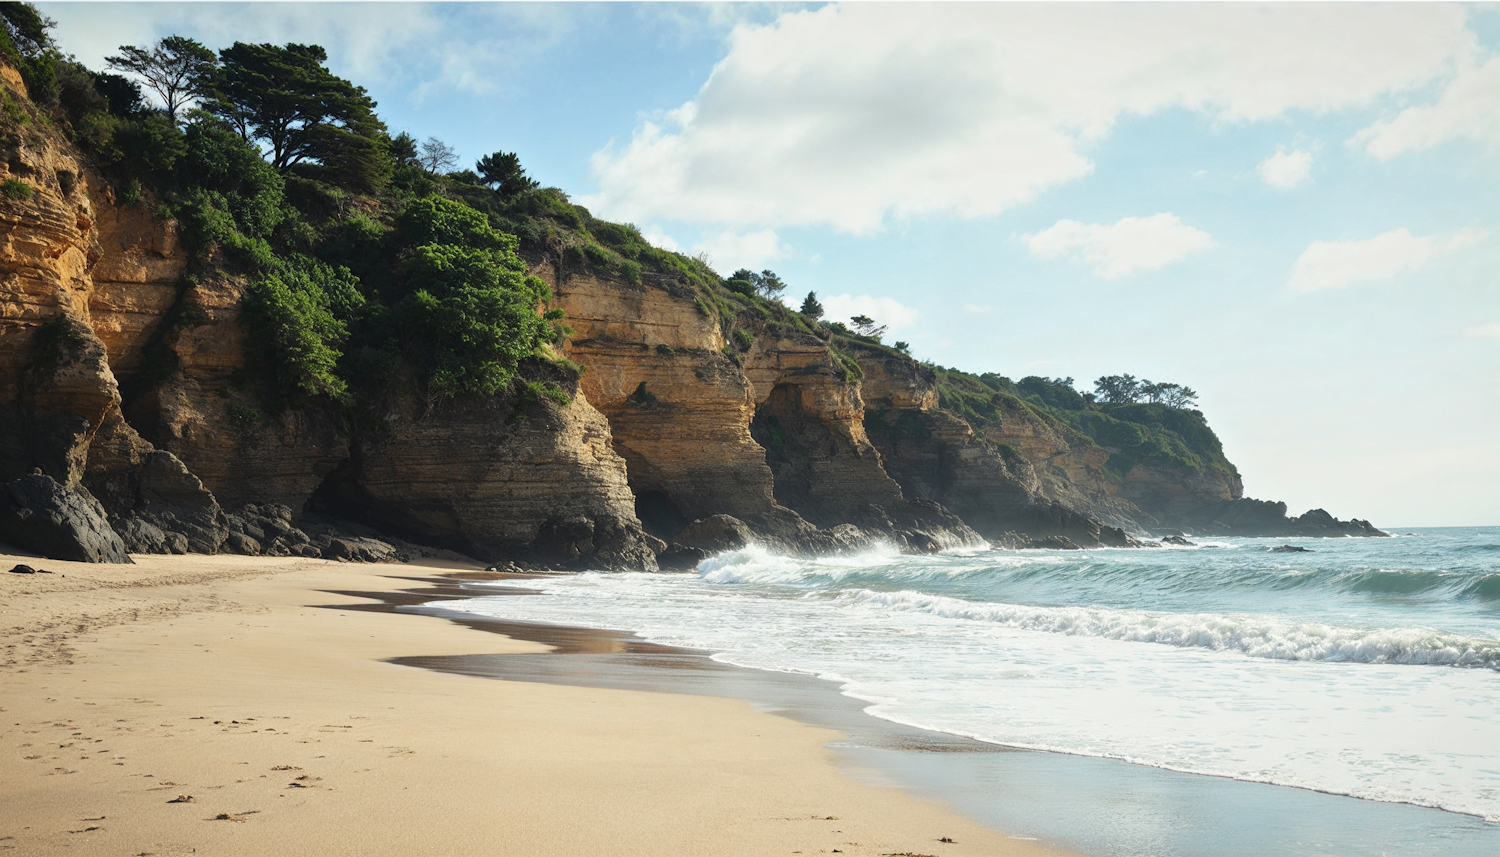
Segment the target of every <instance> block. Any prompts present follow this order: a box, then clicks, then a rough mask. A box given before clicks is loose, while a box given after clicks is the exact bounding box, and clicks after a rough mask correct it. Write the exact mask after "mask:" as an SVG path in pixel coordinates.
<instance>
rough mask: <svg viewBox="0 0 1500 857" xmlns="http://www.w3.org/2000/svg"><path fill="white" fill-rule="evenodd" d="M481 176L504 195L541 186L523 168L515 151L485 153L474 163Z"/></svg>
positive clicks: (486, 182)
mask: <svg viewBox="0 0 1500 857" xmlns="http://www.w3.org/2000/svg"><path fill="white" fill-rule="evenodd" d="M474 169H475V171H476V172H478V173H479V178H480V179H482V180H483V181H484V183H485V184H487V185H489V186H490V187H492V188H494V189H495V190H496V191H498V192H499V194H500V195H501V196H503V197H507V198H508V197H512V196H517V195H519V194H521V193H524V192H525V191H528V190H533V189H535V188H537V187H540V186H541V185H540V183H538V182H537V181H536V180H535V179H533V178H531V177H529V176H527V175H526V171H525V170H523V169H521V159H520V157H518V156H517V155H516V153H515V152H495V153H494V154H492V155H485V156H484V157H482V158H480V159H479V161H478V162H477V163H475V164H474Z"/></svg>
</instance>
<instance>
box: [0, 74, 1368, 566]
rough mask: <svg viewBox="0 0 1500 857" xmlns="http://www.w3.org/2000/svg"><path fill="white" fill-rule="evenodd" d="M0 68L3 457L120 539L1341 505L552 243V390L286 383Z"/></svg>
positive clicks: (1262, 525) (1225, 511)
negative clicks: (307, 391)
mask: <svg viewBox="0 0 1500 857" xmlns="http://www.w3.org/2000/svg"><path fill="white" fill-rule="evenodd" d="M0 71H4V69H0ZM0 77H3V78H4V84H3V85H4V86H6V87H7V90H8V92H9V96H8V97H9V98H10V99H11V100H12V101H15V102H16V103H17V104H19V105H20V108H21V116H22V118H20V119H18V118H16V115H15V114H14V113H13V112H12V111H9V110H8V111H7V112H6V114H5V115H3V116H0V183H3V184H4V188H5V190H4V193H0V297H3V300H0V482H10V481H12V480H16V479H19V478H21V477H26V478H29V479H34V480H35V479H40V477H34V476H29V475H28V474H31V473H32V472H33V470H34V469H40V470H41V471H42V472H43V474H44V475H45V476H47V477H51V479H53V480H55V482H56V485H57V486H58V487H57V491H58V492H60V493H59V497H61V498H62V499H61V500H59V503H60V504H61V505H59V508H62V507H63V506H69V504H71V506H76V507H77V508H86V509H88V510H90V514H92V515H93V516H94V517H95V518H98V519H99V520H105V519H106V518H107V524H106V525H104V526H105V529H110V528H112V529H113V530H114V531H115V533H116V534H117V535H118V536H119V537H121V539H123V542H122V543H123V544H124V545H125V546H126V547H127V548H129V549H130V550H132V551H137V552H142V551H145V552H178V553H180V552H187V551H197V552H206V553H212V552H214V551H218V550H237V551H242V552H256V551H260V550H266V551H272V552H280V553H288V552H296V553H300V554H302V555H326V556H330V557H348V556H354V555H370V556H374V555H388V554H389V553H391V552H392V549H391V548H390V546H389V545H387V546H385V550H384V551H383V552H382V551H381V550H379V549H376V548H375V547H372V546H370V545H356V546H355V547H351V545H352V544H354V542H351V541H349V540H343V541H341V542H339V545H341V546H339V547H336V548H335V547H334V546H333V544H332V542H330V541H329V538H330V537H329V536H328V534H327V533H326V532H322V531H319V530H318V527H319V526H323V524H320V523H319V516H333V517H334V518H339V519H343V520H345V521H355V522H359V523H362V524H368V525H373V526H375V527H378V528H382V529H384V530H386V531H389V532H394V533H398V534H400V535H402V536H404V537H407V538H411V539H413V540H416V541H423V542H428V543H435V544H441V545H447V546H453V547H457V548H460V549H463V550H466V551H469V552H472V553H475V554H477V555H480V556H483V557H487V558H488V557H491V556H494V557H501V556H505V557H515V558H522V559H526V560H530V561H533V562H537V563H543V564H547V565H556V566H567V567H604V568H646V569H650V568H655V567H656V563H657V560H656V557H657V555H658V554H662V551H663V550H664V549H665V548H666V547H667V543H668V542H672V541H673V540H674V539H676V538H677V536H679V535H683V534H684V533H685V532H686V533H688V534H690V535H684V538H685V539H686V542H683V543H680V544H678V545H675V546H674V547H673V549H672V550H673V553H672V554H671V555H670V558H671V560H672V561H673V562H675V563H677V564H679V565H680V564H682V563H683V562H684V561H690V560H692V559H693V558H694V557H695V556H699V555H701V551H702V550H705V549H707V548H704V547H703V545H705V544H721V543H722V544H729V543H731V542H733V543H736V544H738V543H742V542H743V537H744V535H745V534H753V535H754V536H755V537H756V538H758V539H759V540H761V541H762V542H764V543H767V544H769V545H771V546H773V547H777V548H781V549H786V550H800V551H827V550H843V549H851V548H856V547H859V546H862V545H866V544H869V543H870V542H871V541H872V540H876V539H880V540H886V541H890V542H893V543H895V544H897V545H899V546H901V547H903V548H906V549H911V550H924V551H925V550H937V549H942V548H948V547H956V546H961V545H970V544H976V543H977V542H978V541H979V539H980V535H981V534H982V535H983V536H985V537H988V538H992V539H1001V538H1004V539H1020V540H1021V541H1020V542H1015V541H1013V542H1011V543H1021V542H1024V537H1025V536H1031V537H1035V538H1045V539H1053V540H1054V541H1053V542H1052V543H1053V544H1056V545H1058V546H1066V545H1069V544H1076V545H1082V546H1094V545H1101V544H1129V543H1131V542H1130V539H1129V538H1128V537H1127V536H1126V534H1125V533H1124V531H1123V530H1121V529H1119V527H1130V528H1142V527H1161V526H1166V527H1178V528H1182V529H1189V530H1195V531H1205V532H1229V533H1247V532H1249V530H1250V529H1253V528H1259V530H1264V531H1266V532H1267V533H1268V534H1283V533H1285V534H1296V533H1299V532H1304V531H1305V532H1309V533H1315V534H1332V533H1337V532H1349V531H1352V530H1350V529H1349V528H1351V527H1352V528H1354V530H1358V529H1359V528H1358V527H1354V525H1353V524H1348V525H1346V524H1344V523H1342V522H1337V521H1333V520H1332V519H1331V518H1327V516H1326V514H1323V513H1317V514H1314V513H1309V515H1304V516H1303V517H1302V518H1298V519H1288V518H1286V517H1285V509H1284V507H1276V506H1275V505H1274V504H1260V505H1256V501H1247V500H1242V499H1241V498H1240V493H1241V492H1240V487H1239V482H1238V477H1237V476H1233V475H1232V473H1229V474H1228V475H1226V472H1225V469H1224V468H1223V467H1220V469H1219V470H1218V471H1214V470H1210V469H1202V468H1200V469H1194V468H1181V467H1179V468H1176V469H1174V468H1173V467H1169V466H1164V465H1161V464H1159V463H1153V462H1151V461H1140V462H1136V463H1135V464H1134V465H1133V466H1131V467H1130V468H1129V469H1128V472H1125V473H1123V475H1122V474H1121V473H1119V470H1120V468H1119V467H1118V466H1117V465H1118V460H1117V459H1113V458H1112V456H1114V455H1115V454H1116V450H1112V449H1110V448H1108V447H1107V446H1101V445H1099V444H1096V443H1094V442H1093V441H1091V440H1090V439H1089V437H1086V436H1084V435H1083V434H1081V433H1080V432H1079V431H1077V430H1075V429H1073V428H1070V427H1069V426H1068V425H1065V424H1063V423H1062V422H1061V421H1059V420H1058V419H1056V418H1054V417H1053V416H1050V415H1049V414H1051V413H1054V412H1051V411H1047V412H1045V413H1044V411H1045V409H1041V410H1038V409H1033V408H1031V407H1029V406H1028V405H1026V404H1025V403H1023V402H1021V401H1020V400H1019V399H1016V398H1014V397H1004V396H998V397H996V402H997V403H998V404H996V405H995V407H996V411H995V413H996V414H997V415H998V416H995V417H994V418H992V419H987V420H984V421H975V420H972V419H969V418H967V417H964V416H961V415H960V414H959V413H958V412H956V411H954V410H952V409H951V408H949V407H948V406H947V405H946V404H945V401H944V399H943V396H944V395H946V393H944V392H943V391H944V390H946V389H947V388H944V387H940V385H939V384H938V383H937V379H936V377H935V374H934V372H933V370H932V369H930V368H929V367H926V366H923V365H921V364H918V363H916V362H915V361H913V360H911V359H910V358H909V357H906V356H905V355H902V354H898V353H895V352H892V351H891V350H889V349H885V348H880V347H875V346H867V345H861V344H860V343H859V342H857V341H856V342H846V341H845V338H844V337H840V336H833V335H832V334H831V333H830V332H829V331H828V330H826V329H823V328H819V327H816V326H815V325H812V324H811V323H810V322H808V321H807V320H806V319H801V318H800V317H794V316H789V314H788V313H787V312H786V311H785V309H784V308H781V307H779V306H775V305H771V304H767V303H765V302H758V301H757V299H751V298H746V299H745V300H740V299H738V298H733V297H732V296H730V297H727V298H726V295H727V294H728V293H727V292H723V291H714V289H717V288H719V287H718V286H709V285H702V284H699V285H694V284H693V283H694V282H698V281H694V280H692V279H691V278H689V277H687V276H684V277H678V276H675V275H664V274H653V273H651V272H649V271H641V270H640V268H639V266H637V267H636V268H634V269H629V268H626V267H624V266H617V267H614V268H610V267H609V265H607V264H604V263H599V264H594V263H587V264H586V265H584V263H580V265H584V266H582V267H579V266H575V267H572V268H570V267H568V265H565V264H564V262H563V261H562V259H563V258H568V257H567V256H566V254H564V255H563V256H561V257H554V256H539V257H538V258H534V259H532V260H531V265H530V266H531V272H532V273H534V274H536V275H538V276H540V277H542V279H544V280H546V281H547V282H548V283H549V284H550V285H551V286H552V288H553V292H554V295H555V304H556V306H557V307H559V308H561V309H562V310H563V311H564V312H565V313H566V316H567V320H568V322H569V323H570V324H571V325H572V327H573V328H574V334H573V335H572V337H571V339H569V340H568V341H567V342H566V344H565V345H564V346H563V348H564V350H565V352H566V354H567V355H568V356H569V357H571V358H572V359H573V360H575V361H577V362H578V363H579V364H582V365H583V366H584V367H585V370H586V371H584V372H583V374H582V375H581V376H580V377H578V378H577V379H576V380H574V379H573V376H572V375H571V373H569V372H566V371H562V370H558V369H556V368H555V367H550V365H548V364H546V363H545V362H544V361H540V360H535V359H533V360H532V361H531V362H529V363H525V364H523V372H524V373H525V374H526V376H527V377H529V378H531V379H532V380H533V381H535V380H536V379H539V378H545V379H548V380H550V381H552V382H558V383H560V384H561V386H562V387H563V389H564V390H565V391H566V392H567V393H569V394H570V398H569V399H568V400H567V401H566V403H563V402H561V401H558V400H553V399H551V398H548V397H545V396H543V397H540V398H537V397H535V396H530V397H528V395H527V394H526V393H525V389H526V388H525V387H520V386H518V387H516V388H514V389H513V390H511V391H509V392H507V393H504V394H501V395H496V396H490V397H468V398H462V399H454V400H446V401H441V400H439V401H424V400H420V399H419V397H417V396H416V395H415V394H414V393H413V392H411V390H410V389H409V388H410V386H411V385H405V386H403V385H402V384H400V383H395V384H393V385H392V387H391V392H388V393H386V394H385V398H384V400H383V401H379V402H372V401H369V400H368V399H369V396H368V395H367V396H365V397H363V398H361V399H360V400H359V401H360V405H359V406H358V407H357V408H350V407H348V406H347V405H346V404H338V403H334V402H332V401H330V400H327V399H313V400H311V403H308V402H307V401H305V400H304V401H302V403H301V404H300V405H298V406H296V407H286V406H275V405H272V404H269V403H268V401H269V399H270V398H274V397H268V396H266V395H265V392H264V390H263V389H262V388H261V387H260V386H258V383H259V382H257V381H256V380H255V376H256V371H255V370H256V367H255V366H252V365H251V363H252V359H253V350H252V349H251V347H250V346H251V343H250V341H249V338H248V337H249V332H248V330H247V327H246V325H245V319H244V308H243V307H244V301H243V297H244V290H245V288H246V286H247V283H246V282H245V281H244V280H243V279H241V278H238V277H236V276H233V275H228V274H225V273H223V271H222V268H223V267H224V266H222V265H217V264H214V263H213V262H212V260H209V261H208V262H204V261H203V260H196V261H195V260H194V259H192V258H191V257H190V255H189V253H188V252H187V250H186V249H185V248H184V246H183V245H182V242H181V241H180V240H179V238H178V233H177V229H176V224H175V223H173V222H171V221H168V220H162V219H160V218H158V217H157V216H156V215H155V213H154V212H155V206H154V204H153V203H152V202H151V201H149V200H147V201H146V202H139V201H138V202H136V203H134V204H126V203H125V202H124V200H122V199H117V198H116V195H115V193H114V191H113V189H112V188H111V186H110V183H109V181H108V180H107V178H106V177H105V176H102V175H100V174H98V173H95V172H93V171H91V169H90V168H89V165H87V164H84V163H81V162H80V160H79V158H77V157H76V156H75V155H74V154H73V150H72V149H71V147H70V146H69V145H68V143H67V142H66V141H65V140H64V139H63V138H62V137H61V136H60V134H59V133H58V132H57V131H56V130H55V128H54V126H53V125H51V124H49V123H48V122H46V121H43V119H42V117H41V116H40V115H39V114H37V112H36V111H35V109H34V108H33V107H32V106H31V105H30V103H29V102H28V101H26V99H25V93H24V91H23V90H22V89H21V88H20V84H19V80H18V78H16V77H15V76H14V75H0ZM252 157H253V155H252ZM387 215H389V212H387ZM575 225H576V224H575ZM596 225H597V224H596ZM604 226H609V224H604ZM578 228H582V227H578ZM594 249H596V250H597V249H599V248H598V247H595V248H594ZM585 255H587V254H585ZM595 262H598V259H595ZM605 268H609V270H611V271H619V273H601V271H603V270H604V269H605ZM627 270H630V271H633V273H632V274H631V275H630V276H626V275H625V273H623V272H625V271H627ZM660 270H668V269H667V268H661V269H660ZM693 276H695V277H696V276H697V274H694V275H693ZM709 276H712V275H711V272H709ZM714 282H717V280H714ZM789 318H790V320H789ZM397 381H399V379H397ZM371 395H373V394H371ZM964 413H965V414H967V413H968V412H964ZM1064 416H1067V415H1066V414H1065V415H1064ZM1069 418H1070V419H1071V417H1069ZM1201 427H1202V428H1203V430H1204V431H1207V429H1206V425H1203V426H1201ZM1208 437H1210V438H1212V435H1211V433H1209V435H1208ZM1212 440H1213V444H1214V446H1213V449H1214V450H1217V449H1218V447H1217V440H1216V439H1212ZM1216 454H1217V453H1216ZM1216 460H1217V461H1219V462H1220V464H1222V463H1223V461H1222V456H1220V458H1218V459H1216ZM1229 470H1231V471H1232V467H1231V468H1229ZM38 484H42V483H38ZM70 492H71V493H70ZM33 493H35V492H33ZM17 496H19V495H17ZM49 496H50V495H49ZM64 501H66V502H64ZM75 501H76V502H75ZM18 502H19V501H18ZM722 516H729V517H728V518H726V517H722ZM729 518H734V519H738V520H729ZM1325 519H1326V520H1325ZM695 522H697V523H695ZM741 522H743V523H741ZM1354 523H1355V524H1359V525H1361V526H1362V527H1363V528H1365V529H1370V530H1372V531H1373V528H1369V526H1368V524H1364V523H1363V522H1354ZM298 525H306V526H307V527H308V529H309V530H310V531H314V532H315V534H319V533H320V535H321V537H322V539H323V545H322V547H319V546H318V545H315V544H314V543H313V538H312V537H310V536H309V535H308V533H307V532H304V531H303V530H301V529H298ZM1299 528H1300V529H1299ZM1340 528H1344V529H1340ZM726 533H731V534H733V535H734V539H731V540H729V541H725V538H727V537H725V534H726ZM1015 533H1021V534H1022V536H1020V537H1016V536H1014V534H1015ZM705 534H709V535H712V534H717V535H715V536H714V537H713V538H709V537H708V535H705ZM716 539H717V540H716ZM354 541H356V542H357V541H358V540H357V539H356V540H354ZM687 542H692V544H688V543H687ZM319 550H324V551H325V553H323V554H319V553H318V551H319ZM694 551H698V552H699V553H694ZM113 553H119V552H118V551H115V552H113ZM111 555H113V554H111ZM664 556H665V555H664Z"/></svg>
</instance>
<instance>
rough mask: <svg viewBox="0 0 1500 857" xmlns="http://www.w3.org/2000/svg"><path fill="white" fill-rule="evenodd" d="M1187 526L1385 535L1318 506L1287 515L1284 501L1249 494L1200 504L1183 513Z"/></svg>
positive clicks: (1224, 531)
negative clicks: (1299, 513) (1274, 500)
mask: <svg viewBox="0 0 1500 857" xmlns="http://www.w3.org/2000/svg"><path fill="white" fill-rule="evenodd" d="M1184 517H1185V519H1186V521H1187V523H1188V529H1190V530H1191V531H1192V532H1195V533H1200V534H1203V535H1215V536H1247V537H1274V538H1283V537H1288V536H1302V537H1312V538H1330V537H1340V536H1387V535H1390V534H1389V533H1386V532H1382V531H1381V530H1378V529H1376V528H1375V527H1373V526H1371V524H1370V522H1369V521H1363V520H1360V519H1358V518H1354V519H1351V520H1348V521H1341V520H1339V519H1337V518H1335V517H1334V516H1332V515H1330V514H1328V513H1327V512H1326V511H1324V510H1322V509H1312V510H1310V511H1308V512H1304V513H1303V514H1301V515H1298V516H1297V517H1295V518H1292V517H1288V516H1287V513H1286V504H1285V503H1282V502H1279V501H1277V502H1272V501H1269V500H1251V499H1249V498H1244V499H1238V500H1232V501H1227V502H1224V503H1218V504H1215V505H1211V506H1206V507H1200V508H1198V509H1196V510H1192V511H1190V512H1189V513H1187V514H1186V515H1184Z"/></svg>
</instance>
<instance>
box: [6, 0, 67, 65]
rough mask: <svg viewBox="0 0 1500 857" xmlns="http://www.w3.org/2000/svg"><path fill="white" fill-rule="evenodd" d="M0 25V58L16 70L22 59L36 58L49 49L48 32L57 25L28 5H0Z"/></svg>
mask: <svg viewBox="0 0 1500 857" xmlns="http://www.w3.org/2000/svg"><path fill="white" fill-rule="evenodd" d="M0 24H3V26H4V30H3V31H0V32H3V35H4V36H5V41H4V42H0V54H4V55H5V57H6V59H9V60H10V61H11V62H12V63H14V64H15V65H16V66H17V67H20V66H21V65H22V63H21V62H20V60H21V58H22V57H35V56H38V55H40V54H42V53H43V52H45V51H46V50H47V49H49V48H51V47H52V37H51V36H49V35H47V31H48V30H49V29H51V28H52V27H54V26H56V25H55V24H54V23H53V22H52V20H51V19H49V18H46V17H44V16H43V15H42V13H41V12H38V11H37V10H36V7H35V6H32V5H31V4H30V3H0Z"/></svg>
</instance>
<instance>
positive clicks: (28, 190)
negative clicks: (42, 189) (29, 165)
mask: <svg viewBox="0 0 1500 857" xmlns="http://www.w3.org/2000/svg"><path fill="white" fill-rule="evenodd" d="M0 192H4V194H5V195H6V196H8V197H10V198H11V199H16V200H27V199H31V197H32V196H33V195H34V194H35V193H36V191H35V190H32V187H31V185H29V184H27V183H26V182H23V181H18V180H16V179H6V181H5V184H3V185H0Z"/></svg>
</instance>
